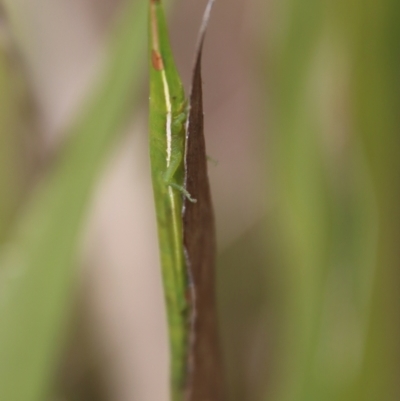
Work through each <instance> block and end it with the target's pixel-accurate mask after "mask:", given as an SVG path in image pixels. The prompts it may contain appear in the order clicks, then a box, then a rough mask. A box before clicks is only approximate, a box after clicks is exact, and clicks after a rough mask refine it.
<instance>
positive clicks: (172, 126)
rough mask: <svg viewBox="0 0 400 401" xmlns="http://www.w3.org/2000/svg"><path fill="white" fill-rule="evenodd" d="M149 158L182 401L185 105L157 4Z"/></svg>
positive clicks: (153, 3)
mask: <svg viewBox="0 0 400 401" xmlns="http://www.w3.org/2000/svg"><path fill="white" fill-rule="evenodd" d="M149 35H150V41H149V47H150V48H149V59H150V62H149V64H150V65H149V67H150V160H151V171H152V181H153V191H154V199H155V206H156V214H157V225H158V239H159V246H160V253H161V267H162V274H163V282H164V293H165V298H166V305H167V316H168V327H169V338H170V351H171V381H172V383H171V384H172V398H173V400H174V401H179V400H182V399H183V391H184V386H185V376H186V369H187V367H186V365H187V363H186V361H187V353H188V341H189V335H188V330H189V326H188V320H189V316H188V313H189V311H188V309H189V308H188V302H187V300H186V293H187V288H188V283H187V269H186V263H185V255H184V249H183V234H182V204H183V199H182V197H183V196H186V197H187V198H188V199H189V200H191V201H193V202H194V201H195V200H194V199H192V198H191V197H190V195H189V194H188V193H187V191H186V190H185V189H184V153H185V124H186V119H187V101H186V99H185V94H184V90H183V86H182V83H181V80H180V77H179V74H178V71H177V69H176V66H175V63H174V60H173V56H172V52H171V48H170V45H169V41H168V34H167V27H166V21H165V16H164V11H163V9H162V5H161V1H160V0H149Z"/></svg>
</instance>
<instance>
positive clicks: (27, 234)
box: [0, 1, 146, 401]
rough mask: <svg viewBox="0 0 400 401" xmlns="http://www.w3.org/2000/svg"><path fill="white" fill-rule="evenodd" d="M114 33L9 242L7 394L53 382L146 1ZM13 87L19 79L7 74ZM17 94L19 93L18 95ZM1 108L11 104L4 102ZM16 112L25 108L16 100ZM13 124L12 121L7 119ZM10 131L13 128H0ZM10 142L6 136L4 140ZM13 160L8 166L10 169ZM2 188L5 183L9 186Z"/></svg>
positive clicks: (30, 397)
mask: <svg viewBox="0 0 400 401" xmlns="http://www.w3.org/2000/svg"><path fill="white" fill-rule="evenodd" d="M131 3H132V4H128V6H127V7H128V8H127V9H126V10H125V13H124V14H123V18H122V20H121V22H120V24H119V26H118V29H117V32H116V33H115V35H114V37H113V38H112V43H111V47H110V54H109V62H108V66H107V70H106V73H105V76H104V77H103V79H102V80H101V81H100V84H99V86H98V87H97V88H96V90H95V91H94V95H93V98H92V99H91V102H90V103H89V106H88V107H87V108H86V109H85V111H84V113H83V114H82V115H81V116H80V118H79V120H78V121H77V123H76V124H75V125H74V126H73V127H72V128H71V131H70V132H69V135H68V138H69V139H68V143H67V144H66V146H65V148H64V149H62V152H61V154H60V155H59V157H58V158H57V160H56V163H55V165H54V166H52V169H51V171H50V173H49V174H48V176H46V177H45V178H44V179H43V180H42V182H41V183H40V185H39V187H38V188H37V190H36V191H35V192H34V194H33V196H32V197H31V199H29V200H28V201H27V203H26V204H25V205H24V211H23V213H21V214H20V216H19V218H18V221H17V222H16V223H15V225H14V227H13V229H12V230H11V233H10V235H9V236H8V238H7V242H3V246H2V252H1V255H0V260H1V272H0V273H1V298H0V399H1V400H8V401H36V400H42V399H43V397H44V396H45V394H46V392H47V391H48V390H49V387H50V386H51V382H50V381H51V379H52V377H53V375H54V370H55V366H56V363H57V357H58V356H59V353H60V347H61V346H62V342H61V341H60V340H61V339H62V337H63V331H64V330H63V329H65V328H66V322H67V318H68V316H69V309H70V305H71V297H72V295H73V288H74V286H73V282H74V280H73V278H74V277H75V275H76V271H75V264H76V256H77V255H76V254H77V246H78V243H79V238H80V232H81V227H82V223H83V217H84V216H85V211H86V209H87V206H88V202H89V200H90V195H91V192H92V190H93V187H94V185H95V183H96V178H97V177H98V176H99V173H100V171H101V168H102V166H103V164H104V162H105V159H106V156H107V155H108V154H109V153H110V151H111V150H112V148H113V147H112V146H111V145H113V143H114V142H115V139H116V136H117V134H118V132H120V131H121V129H122V128H123V123H124V122H126V119H127V117H128V116H129V115H130V113H131V112H132V105H133V103H132V100H133V99H134V96H135V95H137V93H138V89H139V87H140V86H139V77H140V76H141V72H142V71H141V69H142V63H141V62H138V60H141V59H143V56H144V54H145V47H146V46H145V39H144V38H145V34H146V11H145V4H144V2H133V1H132V2H131ZM2 82H3V83H5V84H6V85H5V86H3V87H2V90H1V91H0V92H1V93H2V95H6V94H7V93H10V92H11V93H12V91H8V92H6V91H5V90H4V89H7V85H12V82H11V83H10V81H8V79H7V78H3V80H2ZM11 100H12V96H11ZM5 104H6V103H2V104H1V107H2V108H3V111H7V110H4V105H5ZM9 107H10V108H13V107H14V109H12V112H11V113H7V114H6V115H9V114H11V115H14V114H18V112H19V110H18V109H17V106H16V105H13V104H12V103H11V102H10V106H9ZM2 121H4V123H7V124H9V122H8V121H7V119H5V120H2ZM0 132H1V133H3V134H4V135H8V134H9V131H8V130H7V128H5V127H2V129H1V130H0ZM2 140H3V139H2ZM10 168H11V166H7V165H5V169H6V173H2V174H5V175H6V176H7V177H8V175H7V170H8V169H10ZM2 191H3V188H2Z"/></svg>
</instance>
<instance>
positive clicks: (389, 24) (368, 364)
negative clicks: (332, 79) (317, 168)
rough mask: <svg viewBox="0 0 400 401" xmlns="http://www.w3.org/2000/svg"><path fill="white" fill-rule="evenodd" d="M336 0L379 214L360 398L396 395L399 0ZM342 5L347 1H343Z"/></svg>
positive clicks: (357, 121) (358, 124)
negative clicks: (346, 21) (349, 45)
mask: <svg viewBox="0 0 400 401" xmlns="http://www.w3.org/2000/svg"><path fill="white" fill-rule="evenodd" d="M350 4H351V6H350V7H349V4H348V3H347V2H345V1H344V0H343V1H342V6H343V10H345V12H346V13H347V12H348V15H349V16H350V17H351V21H352V24H351V26H350V27H349V32H351V33H352V34H353V35H354V36H353V43H354V47H353V49H352V50H353V52H352V54H353V57H354V70H353V80H352V90H353V96H352V106H353V108H354V111H355V113H354V121H355V126H356V129H357V134H358V136H359V139H360V140H361V141H362V144H363V148H364V149H365V154H366V160H367V163H368V168H369V170H370V177H371V181H372V185H373V188H374V191H375V199H376V203H377V208H378V216H379V226H378V227H379V232H378V238H377V245H378V248H377V249H378V252H377V260H376V275H375V281H374V283H373V284H374V285H373V296H372V301H371V304H370V310H369V314H370V321H369V324H368V327H367V329H368V331H367V333H368V335H367V338H366V342H365V356H364V360H363V362H364V364H363V369H362V375H361V377H360V380H359V383H358V387H357V389H356V395H357V397H353V399H360V400H388V401H394V400H398V399H400V388H399V385H398V372H399V336H400V324H399V322H400V301H399V300H400V298H399V286H398V283H399V266H400V252H399V243H400V202H399V199H400V198H399V197H400V157H399V150H400V134H399V133H400V118H399V110H400V75H399V70H400V52H399V43H400V3H399V2H398V1H395V0H381V1H379V0H373V1H369V2H367V3H364V2H363V1H358V0H357V1H355V2H351V3H350ZM347 7H348V8H347Z"/></svg>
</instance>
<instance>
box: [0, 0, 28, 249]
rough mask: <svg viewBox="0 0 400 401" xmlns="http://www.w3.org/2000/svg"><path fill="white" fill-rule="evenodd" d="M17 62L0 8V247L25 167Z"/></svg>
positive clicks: (22, 91) (22, 87) (22, 89)
mask: <svg viewBox="0 0 400 401" xmlns="http://www.w3.org/2000/svg"><path fill="white" fill-rule="evenodd" d="M19 61H20V60H18V56H17V54H16V51H15V46H14V43H13V41H12V38H11V37H10V31H9V27H8V24H7V21H6V16H5V14H4V11H3V10H2V7H1V5H0V243H1V241H3V240H4V238H5V235H6V232H7V230H8V229H9V227H10V225H11V224H12V221H13V219H14V217H15V212H16V210H17V208H18V206H19V205H20V203H21V198H22V194H23V188H24V186H25V183H26V170H27V168H26V166H27V164H28V163H27V162H26V159H27V158H26V155H25V154H24V144H23V142H24V140H25V138H24V134H25V131H26V128H27V126H28V125H29V124H31V123H32V121H30V120H29V116H27V115H26V113H25V112H26V110H27V104H28V91H27V90H26V82H25V80H24V77H23V76H22V73H21V68H20V67H21V66H20V64H19Z"/></svg>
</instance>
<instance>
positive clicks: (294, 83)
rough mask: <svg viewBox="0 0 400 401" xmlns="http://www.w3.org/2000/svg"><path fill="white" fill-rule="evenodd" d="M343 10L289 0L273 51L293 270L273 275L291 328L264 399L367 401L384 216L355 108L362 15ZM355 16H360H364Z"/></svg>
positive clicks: (284, 251)
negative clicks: (362, 388) (366, 364)
mask: <svg viewBox="0 0 400 401" xmlns="http://www.w3.org/2000/svg"><path fill="white" fill-rule="evenodd" d="M380 4H381V3H380ZM341 6H342V7H343V6H344V3H341ZM351 7H354V4H353V3H352V6H351ZM351 7H350V8H351ZM359 7H361V8H362V7H363V6H362V5H361V4H359ZM339 8H340V4H339V3H338V2H336V3H330V2H327V1H315V0H306V1H298V0H292V1H289V2H288V3H287V7H286V12H287V14H288V16H289V17H288V20H287V21H286V23H285V24H284V26H285V29H286V30H284V31H283V37H282V38H281V39H282V40H281V41H280V43H279V44H278V47H279V49H277V52H276V53H275V54H274V56H275V57H276V61H277V64H278V67H277V68H276V70H274V72H275V74H276V76H275V78H276V81H275V82H276V86H275V88H274V89H275V90H276V92H275V95H276V99H277V109H276V114H274V115H276V122H277V126H276V129H277V132H276V134H277V137H276V138H277V139H276V144H277V148H276V150H277V152H276V159H275V162H276V166H275V167H276V168H275V171H277V177H276V180H277V182H276V186H277V189H278V193H277V209H278V213H277V216H279V217H278V219H279V226H280V229H281V231H280V240H281V247H282V248H281V249H280V251H281V255H280V258H281V265H282V267H285V269H281V271H280V273H278V271H277V272H276V274H284V275H283V276H282V277H283V278H284V281H283V282H284V284H283V285H282V287H281V292H282V294H283V295H282V298H281V300H280V302H281V303H282V305H284V307H283V308H282V309H281V315H282V317H283V322H284V323H283V330H282V331H281V335H280V338H279V343H280V348H279V350H278V353H277V362H276V365H275V366H276V367H275V369H277V370H276V371H277V372H279V373H277V374H276V376H275V375H274V377H273V379H272V382H273V384H274V385H273V386H271V390H270V398H268V397H267V399H272V400H279V401H281V400H282V401H287V400H299V401H300V400H301V401H306V400H322V399H323V400H335V401H337V400H354V399H364V398H360V397H361V393H360V392H359V390H357V383H358V382H359V379H360V375H361V373H362V370H363V368H362V364H363V360H364V357H365V349H364V345H365V340H366V337H367V332H368V330H367V328H368V325H369V315H370V299H371V285H372V282H373V278H374V272H375V257H376V246H377V243H376V235H377V224H376V219H377V215H378V213H377V209H376V204H375V193H374V187H373V186H372V185H371V182H372V180H371V177H370V175H369V166H368V165H367V164H366V157H365V154H364V149H363V146H362V144H361V143H360V141H359V138H358V137H357V136H356V135H354V126H353V125H352V122H353V121H354V119H353V116H352V112H353V110H354V109H353V108H351V107H348V105H349V103H348V102H349V95H350V92H349V82H351V79H352V78H353V75H352V70H351V66H352V63H353V58H352V57H353V55H354V54H355V53H354V48H353V45H354V44H357V43H358V44H359V43H361V42H362V41H363V39H359V40H358V41H357V40H354V39H355V38H354V37H353V36H352V35H353V33H354V29H355V26H354V24H353V23H355V22H356V20H357V18H355V19H354V20H352V18H351V17H350V18H349V16H350V14H351V13H349V12H345V13H343V12H342V13H341V12H340V10H339ZM352 10H353V11H354V12H355V14H354V16H355V15H356V14H358V8H357V7H354V9H352ZM348 11H349V10H348ZM343 15H346V16H347V17H348V18H347V19H346V20H345V22H346V24H344V21H343ZM343 24H344V25H343ZM364 84H365V85H366V86H367V85H368V84H367V80H366V81H365V82H364ZM370 113H371V115H373V112H372V110H370ZM375 135H377V136H379V135H380V134H379V130H377V131H376V132H375ZM282 272H284V273H282ZM366 399H368V398H366ZM376 399H378V398H376ZM382 399H386V398H385V397H384V396H383V398H382Z"/></svg>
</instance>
